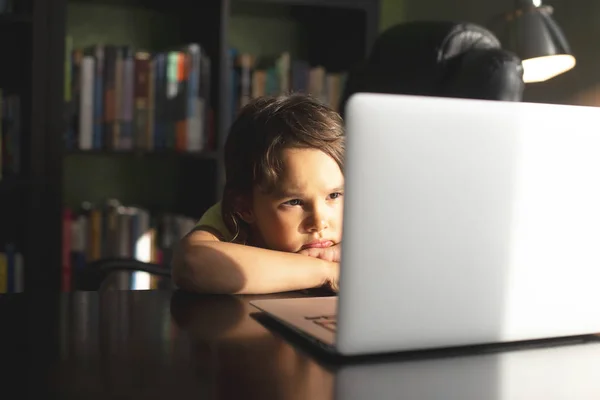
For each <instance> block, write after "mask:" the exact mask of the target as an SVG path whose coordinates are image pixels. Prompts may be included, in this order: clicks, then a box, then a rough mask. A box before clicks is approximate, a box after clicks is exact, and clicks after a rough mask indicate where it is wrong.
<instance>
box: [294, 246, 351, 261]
mask: <svg viewBox="0 0 600 400" xmlns="http://www.w3.org/2000/svg"><path fill="white" fill-rule="evenodd" d="M298 254H304V255H306V256H309V257H314V258H320V259H322V260H326V261H331V262H336V263H339V262H340V260H341V258H342V244H341V243H338V244H336V245H334V246H330V247H312V248H309V249H304V250H300V251H299V252H298Z"/></svg>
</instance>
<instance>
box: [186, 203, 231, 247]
mask: <svg viewBox="0 0 600 400" xmlns="http://www.w3.org/2000/svg"><path fill="white" fill-rule="evenodd" d="M202 228H209V229H207V231H210V232H211V233H213V234H217V233H218V235H217V236H220V238H219V239H221V240H223V241H226V242H230V241H231V240H232V239H233V234H232V233H231V232H229V229H227V226H225V222H223V214H222V213H221V202H218V203H217V204H215V205H213V206H212V207H210V208H209V209H208V210H207V211H206V212H205V213H204V215H202V218H200V220H199V221H198V223H197V224H196V226H195V228H194V229H202Z"/></svg>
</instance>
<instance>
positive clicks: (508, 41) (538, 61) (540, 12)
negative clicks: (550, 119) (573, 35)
mask: <svg viewBox="0 0 600 400" xmlns="http://www.w3.org/2000/svg"><path fill="white" fill-rule="evenodd" d="M552 11H553V9H552V7H549V6H535V5H533V4H532V5H530V6H528V7H521V8H518V9H517V10H516V11H515V12H513V13H511V14H508V15H506V16H505V21H504V26H503V28H502V29H501V30H500V32H499V33H498V36H499V39H500V41H501V42H502V45H503V47H504V48H506V49H507V50H510V51H513V52H514V53H515V54H517V55H518V56H519V57H520V58H521V60H523V70H524V74H523V80H524V81H525V82H526V83H530V82H542V81H546V80H548V79H551V78H553V77H555V76H557V75H560V74H562V73H564V72H566V71H568V70H570V69H572V68H573V67H574V66H575V63H576V60H575V57H573V55H572V54H571V49H570V47H569V43H568V42H567V39H566V38H565V35H564V34H563V32H562V30H561V29H560V27H559V26H558V25H557V24H556V22H555V21H554V19H553V18H552Z"/></svg>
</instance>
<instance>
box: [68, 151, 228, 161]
mask: <svg viewBox="0 0 600 400" xmlns="http://www.w3.org/2000/svg"><path fill="white" fill-rule="evenodd" d="M64 155H65V156H66V157H69V156H102V157H141V158H151V157H157V158H159V157H176V158H179V157H181V158H196V159H199V160H217V159H218V158H219V153H218V152H217V151H214V150H208V151H200V152H178V151H174V150H164V151H160V150H157V151H147V150H121V151H119V150H67V151H66V152H65V154H64Z"/></svg>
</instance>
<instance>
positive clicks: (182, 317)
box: [0, 291, 600, 400]
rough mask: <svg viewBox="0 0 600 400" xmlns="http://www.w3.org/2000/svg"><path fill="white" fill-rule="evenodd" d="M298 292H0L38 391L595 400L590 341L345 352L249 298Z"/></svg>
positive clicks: (595, 348)
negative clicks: (342, 356) (315, 345)
mask: <svg viewBox="0 0 600 400" xmlns="http://www.w3.org/2000/svg"><path fill="white" fill-rule="evenodd" d="M302 295H305V294H302V293H290V294H285V295H277V296H243V297H233V296H198V295H191V294H186V293H182V292H169V291H110V292H105V293H100V292H80V293H65V294H60V295H55V296H54V295H49V294H45V295H43V296H42V297H39V298H37V299H36V300H31V299H27V300H25V298H24V297H11V299H13V300H11V301H6V297H5V298H3V297H0V312H1V313H2V314H3V315H8V318H10V319H14V321H6V320H3V326H17V325H18V324H16V323H13V322H16V318H17V317H16V316H17V315H19V312H18V311H24V310H27V309H29V310H30V311H31V310H35V313H36V314H35V316H34V320H35V321H36V323H33V324H28V325H25V324H24V325H18V326H22V327H24V328H23V329H25V331H22V332H20V334H21V335H23V337H26V338H27V339H26V340H28V341H29V343H28V345H30V347H31V348H33V349H34V350H32V353H33V354H32V355H31V357H30V359H29V362H30V363H35V365H36V366H38V367H36V368H37V369H38V370H39V371H38V372H37V373H32V372H29V374H30V375H29V378H30V381H31V383H30V384H29V385H28V389H29V390H36V391H42V394H41V395H40V396H41V397H40V396H38V398H49V397H52V398H59V399H67V398H68V399H80V398H81V399H86V400H89V399H106V398H177V397H178V396H185V397H193V398H198V399H203V398H211V399H245V398H251V399H254V398H256V399H317V400H318V399H333V398H335V399H367V400H371V399H373V400H374V399H398V398H407V399H464V400H470V399H473V400H474V399H477V400H480V399H493V400H509V399H510V400H513V399H528V400H529V399H544V400H548V399H569V400H571V399H578V400H579V399H592V398H593V399H595V400H597V399H598V398H600V380H598V379H597V377H598V376H599V371H600V343H599V342H597V341H596V342H594V341H591V342H589V343H584V342H581V343H571V344H561V345H556V343H554V344H544V345H540V346H537V347H536V348H533V347H530V348H510V347H507V348H505V349H503V350H498V349H494V350H485V349H484V350H479V351H478V352H476V353H474V352H471V353H468V354H467V353H464V352H463V353H461V352H439V353H436V352H427V353H423V354H410V355H407V354H404V355H403V354H399V355H388V356H384V357H376V358H369V357H367V358H360V359H353V360H346V361H343V360H339V359H332V358H328V357H325V356H324V355H322V354H321V353H316V352H315V351H314V350H313V349H312V348H311V347H309V346H306V345H305V344H303V343H302V342H301V341H298V340H295V339H292V336H291V335H289V332H287V331H285V330H281V329H276V328H275V326H274V325H273V326H272V324H268V327H269V328H267V327H265V324H264V321H263V319H262V318H260V317H258V318H257V316H256V315H254V316H253V314H254V313H255V312H256V311H257V310H255V309H254V308H253V307H252V306H250V305H249V304H248V302H249V301H250V300H253V299H255V298H259V297H260V298H265V297H288V296H302ZM14 296H21V295H14ZM14 299H17V300H19V299H20V300H19V301H14ZM32 304H33V305H35V307H34V308H32V307H31V306H32ZM5 323H7V324H8V325H5ZM19 329H20V328H19ZM4 347H6V346H4ZM7 350H8V351H10V349H8V347H7ZM3 354H4V353H3ZM32 365H33V364H32ZM40 366H41V367H40ZM36 394H39V393H37V392H36Z"/></svg>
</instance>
